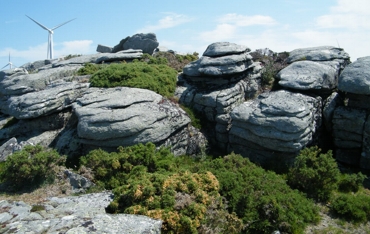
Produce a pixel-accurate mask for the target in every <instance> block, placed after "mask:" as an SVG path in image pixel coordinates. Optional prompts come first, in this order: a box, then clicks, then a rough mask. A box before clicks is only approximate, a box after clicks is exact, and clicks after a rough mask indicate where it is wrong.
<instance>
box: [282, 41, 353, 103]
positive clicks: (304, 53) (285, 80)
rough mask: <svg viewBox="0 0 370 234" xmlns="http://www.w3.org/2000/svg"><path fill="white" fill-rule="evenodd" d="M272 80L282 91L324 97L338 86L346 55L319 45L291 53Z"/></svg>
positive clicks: (337, 49) (341, 50)
mask: <svg viewBox="0 0 370 234" xmlns="http://www.w3.org/2000/svg"><path fill="white" fill-rule="evenodd" d="M287 62H288V63H291V64H290V65H289V66H287V67H286V68H284V69H283V70H281V71H280V72H279V73H278V74H277V76H276V78H277V79H278V80H279V85H281V86H283V87H284V88H286V89H294V90H300V91H309V92H315V93H317V94H319V95H324V96H328V95H330V94H331V92H332V91H333V90H334V89H336V88H337V86H338V77H339V74H340V73H341V71H342V70H343V68H344V67H345V66H346V65H347V64H349V56H348V54H347V53H346V52H345V51H344V50H343V49H341V48H335V47H331V46H321V47H312V48H303V49H297V50H293V51H292V52H291V53H290V55H289V57H288V58H287Z"/></svg>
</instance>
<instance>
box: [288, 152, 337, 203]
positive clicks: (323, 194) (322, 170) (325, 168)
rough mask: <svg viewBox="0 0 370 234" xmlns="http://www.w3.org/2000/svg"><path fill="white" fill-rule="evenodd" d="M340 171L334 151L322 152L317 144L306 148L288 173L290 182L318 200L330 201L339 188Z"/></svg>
mask: <svg viewBox="0 0 370 234" xmlns="http://www.w3.org/2000/svg"><path fill="white" fill-rule="evenodd" d="M339 176H340V171H339V169H338V165H337V163H336V161H335V159H334V158H333V155H332V152H331V151H330V150H329V151H328V152H327V153H321V149H319V148H318V147H317V146H313V147H310V148H305V149H303V150H301V152H300V154H299V155H298V156H297V158H296V159H295V162H294V165H293V167H291V168H290V170H289V173H288V184H289V185H290V186H292V187H293V188H296V189H299V190H301V191H303V192H305V193H306V194H307V195H308V196H309V197H311V198H314V199H316V200H317V201H321V202H325V201H328V200H329V198H330V195H331V194H332V192H333V191H335V190H336V189H337V188H338V182H339Z"/></svg>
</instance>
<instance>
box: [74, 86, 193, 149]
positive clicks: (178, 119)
mask: <svg viewBox="0 0 370 234" xmlns="http://www.w3.org/2000/svg"><path fill="white" fill-rule="evenodd" d="M73 109H74V111H75V113H76V114H77V116H78V136H79V137H80V138H81V141H82V142H83V143H85V144H89V145H96V146H106V147H117V146H120V145H122V146H127V145H134V144H137V143H146V142H153V143H160V142H162V141H163V142H164V141H165V140H166V139H167V138H168V137H170V136H171V135H172V134H174V133H175V132H177V131H179V130H181V129H182V128H184V127H186V126H187V124H189V122H190V118H189V117H188V116H187V115H186V113H185V112H184V111H183V110H182V109H181V108H179V107H178V106H177V105H175V104H174V103H171V102H169V101H168V100H166V99H163V97H162V96H161V95H159V94H156V93H155V92H152V91H150V90H145V89H137V88H127V87H119V88H109V89H98V88H90V89H89V91H88V92H86V94H85V95H84V96H83V97H81V98H79V99H78V100H77V102H76V103H75V104H74V105H73Z"/></svg>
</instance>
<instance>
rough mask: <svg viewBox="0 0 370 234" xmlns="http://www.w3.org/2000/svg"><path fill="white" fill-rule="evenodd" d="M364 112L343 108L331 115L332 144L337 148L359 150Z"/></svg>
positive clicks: (337, 109) (364, 117)
mask: <svg viewBox="0 0 370 234" xmlns="http://www.w3.org/2000/svg"><path fill="white" fill-rule="evenodd" d="M365 120H366V111H364V110H360V109H354V108H350V107H345V106H339V107H338V108H336V109H335V111H334V115H333V136H334V144H335V145H336V147H339V148H361V147H362V136H363V131H364V124H365Z"/></svg>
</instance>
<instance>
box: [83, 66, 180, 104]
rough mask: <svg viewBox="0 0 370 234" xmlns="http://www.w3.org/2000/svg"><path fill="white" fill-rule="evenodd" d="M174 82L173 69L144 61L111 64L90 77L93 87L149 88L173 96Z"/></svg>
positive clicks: (175, 79) (175, 74)
mask: <svg viewBox="0 0 370 234" xmlns="http://www.w3.org/2000/svg"><path fill="white" fill-rule="evenodd" d="M176 82H177V72H176V71H175V70H174V69H172V68H170V67H168V66H166V65H162V64H161V65H156V64H148V63H144V62H135V63H121V64H111V65H109V66H106V67H105V68H103V69H101V70H99V71H97V72H96V73H94V74H93V76H92V77H91V79H90V83H91V86H94V87H105V88H109V87H117V86H127V87H135V88H142V89H149V90H152V91H154V92H156V93H159V94H161V95H162V96H165V97H171V96H173V94H174V92H175V89H176Z"/></svg>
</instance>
